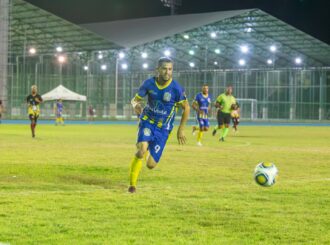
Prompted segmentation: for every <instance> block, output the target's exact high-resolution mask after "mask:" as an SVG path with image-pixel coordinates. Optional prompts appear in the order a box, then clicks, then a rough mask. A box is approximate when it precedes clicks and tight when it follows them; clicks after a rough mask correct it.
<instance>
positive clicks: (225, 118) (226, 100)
mask: <svg viewBox="0 0 330 245" xmlns="http://www.w3.org/2000/svg"><path fill="white" fill-rule="evenodd" d="M232 93H233V87H232V86H228V87H227V88H226V91H225V93H223V94H220V95H219V96H218V98H217V100H216V102H215V107H216V108H217V109H218V112H217V120H218V125H217V126H216V127H215V128H214V130H213V132H212V135H213V136H214V135H215V134H216V133H217V129H221V135H220V139H219V140H220V141H225V138H226V136H227V134H228V131H229V124H230V119H231V115H230V113H231V110H232V105H234V104H236V99H235V97H234V96H233V95H232Z"/></svg>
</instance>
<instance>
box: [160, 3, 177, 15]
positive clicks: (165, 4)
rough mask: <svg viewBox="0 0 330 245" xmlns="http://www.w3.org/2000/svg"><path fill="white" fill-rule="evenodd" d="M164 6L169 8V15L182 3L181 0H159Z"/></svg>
mask: <svg viewBox="0 0 330 245" xmlns="http://www.w3.org/2000/svg"><path fill="white" fill-rule="evenodd" d="M160 1H161V2H162V3H163V5H164V6H165V7H168V8H171V15H175V9H176V8H177V7H179V6H181V5H182V0H160Z"/></svg>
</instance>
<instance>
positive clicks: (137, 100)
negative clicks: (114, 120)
mask: <svg viewBox="0 0 330 245" xmlns="http://www.w3.org/2000/svg"><path fill="white" fill-rule="evenodd" d="M141 102H142V98H141V97H140V96H139V95H135V97H134V98H133V99H132V100H131V105H132V107H133V109H134V111H135V113H136V115H138V116H139V115H140V114H141V113H142V103H141Z"/></svg>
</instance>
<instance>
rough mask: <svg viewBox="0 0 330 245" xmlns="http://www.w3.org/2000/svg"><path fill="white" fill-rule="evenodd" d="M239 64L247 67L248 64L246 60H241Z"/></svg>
mask: <svg viewBox="0 0 330 245" xmlns="http://www.w3.org/2000/svg"><path fill="white" fill-rule="evenodd" d="M238 64H239V65H240V66H245V64H246V62H245V60H244V59H240V60H239V61H238Z"/></svg>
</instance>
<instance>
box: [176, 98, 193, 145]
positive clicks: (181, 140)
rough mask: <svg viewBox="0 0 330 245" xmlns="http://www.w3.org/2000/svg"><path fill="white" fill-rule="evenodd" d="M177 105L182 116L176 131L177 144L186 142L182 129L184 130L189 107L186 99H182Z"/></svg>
mask: <svg viewBox="0 0 330 245" xmlns="http://www.w3.org/2000/svg"><path fill="white" fill-rule="evenodd" d="M178 105H179V106H180V107H181V108H182V111H183V112H182V116H181V121H180V125H179V128H178V132H177V139H178V142H179V144H181V145H183V144H185V143H186V136H184V133H183V130H184V126H185V124H186V122H187V120H188V117H189V114H190V107H189V103H188V101H187V100H184V101H182V102H180V103H178Z"/></svg>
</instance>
